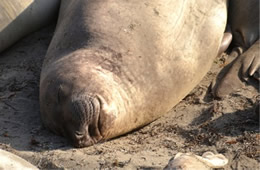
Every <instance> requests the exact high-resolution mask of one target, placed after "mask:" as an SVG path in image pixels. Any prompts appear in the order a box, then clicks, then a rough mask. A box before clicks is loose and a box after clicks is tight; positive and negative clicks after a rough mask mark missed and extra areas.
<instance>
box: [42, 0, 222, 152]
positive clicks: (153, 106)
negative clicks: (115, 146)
mask: <svg viewBox="0 0 260 170" xmlns="http://www.w3.org/2000/svg"><path fill="white" fill-rule="evenodd" d="M226 20H227V9H226V1H224V0H212V1H208V2H207V3H205V1H204V0H191V1H183V0H176V1H171V0H163V1H158V0H143V1H140V0H132V1H126V0H122V1H116V0H110V1H104V0H88V1H85V0H77V1H70V0H63V1H62V4H61V8H60V14H59V19H58V24H57V28H56V31H55V35H54V37H53V40H52V42H51V44H50V47H49V49H48V52H47V56H46V59H45V62H44V64H43V68H42V73H41V82H40V104H41V117H42V120H43V122H44V124H45V125H46V126H47V127H49V128H50V129H51V130H52V131H54V132H56V133H58V134H61V135H64V136H67V137H68V138H70V139H71V140H72V142H73V144H74V145H75V146H77V147H84V146H89V145H92V144H94V143H97V142H99V141H102V140H106V139H110V138H113V137H116V136H118V135H121V134H124V133H127V132H129V131H131V130H133V129H136V128H138V127H141V126H143V125H145V124H148V123H150V122H151V121H153V120H155V119H157V118H159V117H160V116H162V115H163V114H165V113H166V112H167V111H169V110H170V109H171V108H172V107H173V106H174V105H175V104H177V103H178V102H179V101H180V100H181V99H182V98H184V97H185V95H187V94H188V93H189V92H190V91H191V90H192V89H193V88H194V87H195V86H196V85H197V84H198V83H199V81H200V80H201V79H202V78H203V76H204V75H205V74H206V73H207V71H208V70H209V69H210V66H211V63H212V61H213V59H214V58H215V57H216V55H217V53H218V49H219V47H220V44H221V39H222V36H223V32H224V29H225V25H226Z"/></svg>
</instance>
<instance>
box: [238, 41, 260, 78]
mask: <svg viewBox="0 0 260 170" xmlns="http://www.w3.org/2000/svg"><path fill="white" fill-rule="evenodd" d="M259 73H260V40H257V41H256V42H255V43H254V44H253V46H252V47H251V48H249V49H248V50H247V51H246V52H245V53H244V54H242V78H243V79H244V80H247V79H248V78H250V77H254V78H256V79H257V80H258V81H259V80H260V79H259V76H258V75H259Z"/></svg>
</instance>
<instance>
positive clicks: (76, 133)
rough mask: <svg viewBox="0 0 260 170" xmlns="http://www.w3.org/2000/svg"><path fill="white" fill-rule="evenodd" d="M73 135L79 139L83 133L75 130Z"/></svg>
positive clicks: (82, 136)
mask: <svg viewBox="0 0 260 170" xmlns="http://www.w3.org/2000/svg"><path fill="white" fill-rule="evenodd" d="M75 137H76V139H78V140H80V139H82V138H84V134H83V133H81V132H79V131H76V132H75Z"/></svg>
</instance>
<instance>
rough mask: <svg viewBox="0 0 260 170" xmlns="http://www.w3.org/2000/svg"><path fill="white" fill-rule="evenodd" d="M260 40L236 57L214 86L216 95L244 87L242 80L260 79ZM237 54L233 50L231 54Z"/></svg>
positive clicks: (226, 93) (224, 94) (221, 95)
mask: <svg viewBox="0 0 260 170" xmlns="http://www.w3.org/2000/svg"><path fill="white" fill-rule="evenodd" d="M259 45H260V42H259V40H258V41H256V42H255V43H254V44H253V46H251V48H249V49H248V50H247V51H246V52H245V53H243V54H241V55H240V56H239V57H238V58H236V59H235V60H234V61H233V62H232V63H231V64H230V65H228V66H226V67H229V68H228V69H226V70H225V73H224V76H223V77H222V78H221V79H220V80H219V82H218V83H217V84H216V85H215V86H214V87H213V94H214V96H216V97H220V98H222V97H224V96H226V95H228V94H229V93H231V92H233V91H235V90H237V89H240V88H242V87H243V83H242V81H246V82H247V81H248V80H249V79H251V78H253V77H255V78H256V79H258V81H259V76H257V75H259V72H260V71H259V69H260V54H259V53H260V52H259V50H260V49H259V48H260V46H259ZM235 54H237V52H236V51H233V52H232V53H231V55H235Z"/></svg>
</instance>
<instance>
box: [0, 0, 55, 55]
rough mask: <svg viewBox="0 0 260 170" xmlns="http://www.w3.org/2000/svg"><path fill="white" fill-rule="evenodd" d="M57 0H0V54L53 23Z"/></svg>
mask: <svg viewBox="0 0 260 170" xmlns="http://www.w3.org/2000/svg"><path fill="white" fill-rule="evenodd" d="M59 3H60V1H59V0H15V1H10V0H1V1H0V52H2V51H3V50H5V49H6V48H8V47H9V46H11V45H12V44H14V43H15V42H16V41H17V40H19V39H21V38H22V37H24V36H25V35H27V34H29V33H31V32H33V31H36V30H37V29H39V28H41V27H43V26H45V25H46V24H48V23H50V22H51V21H53V20H54V19H55V18H56V17H55V16H56V13H57V12H58V9H59Z"/></svg>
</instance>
